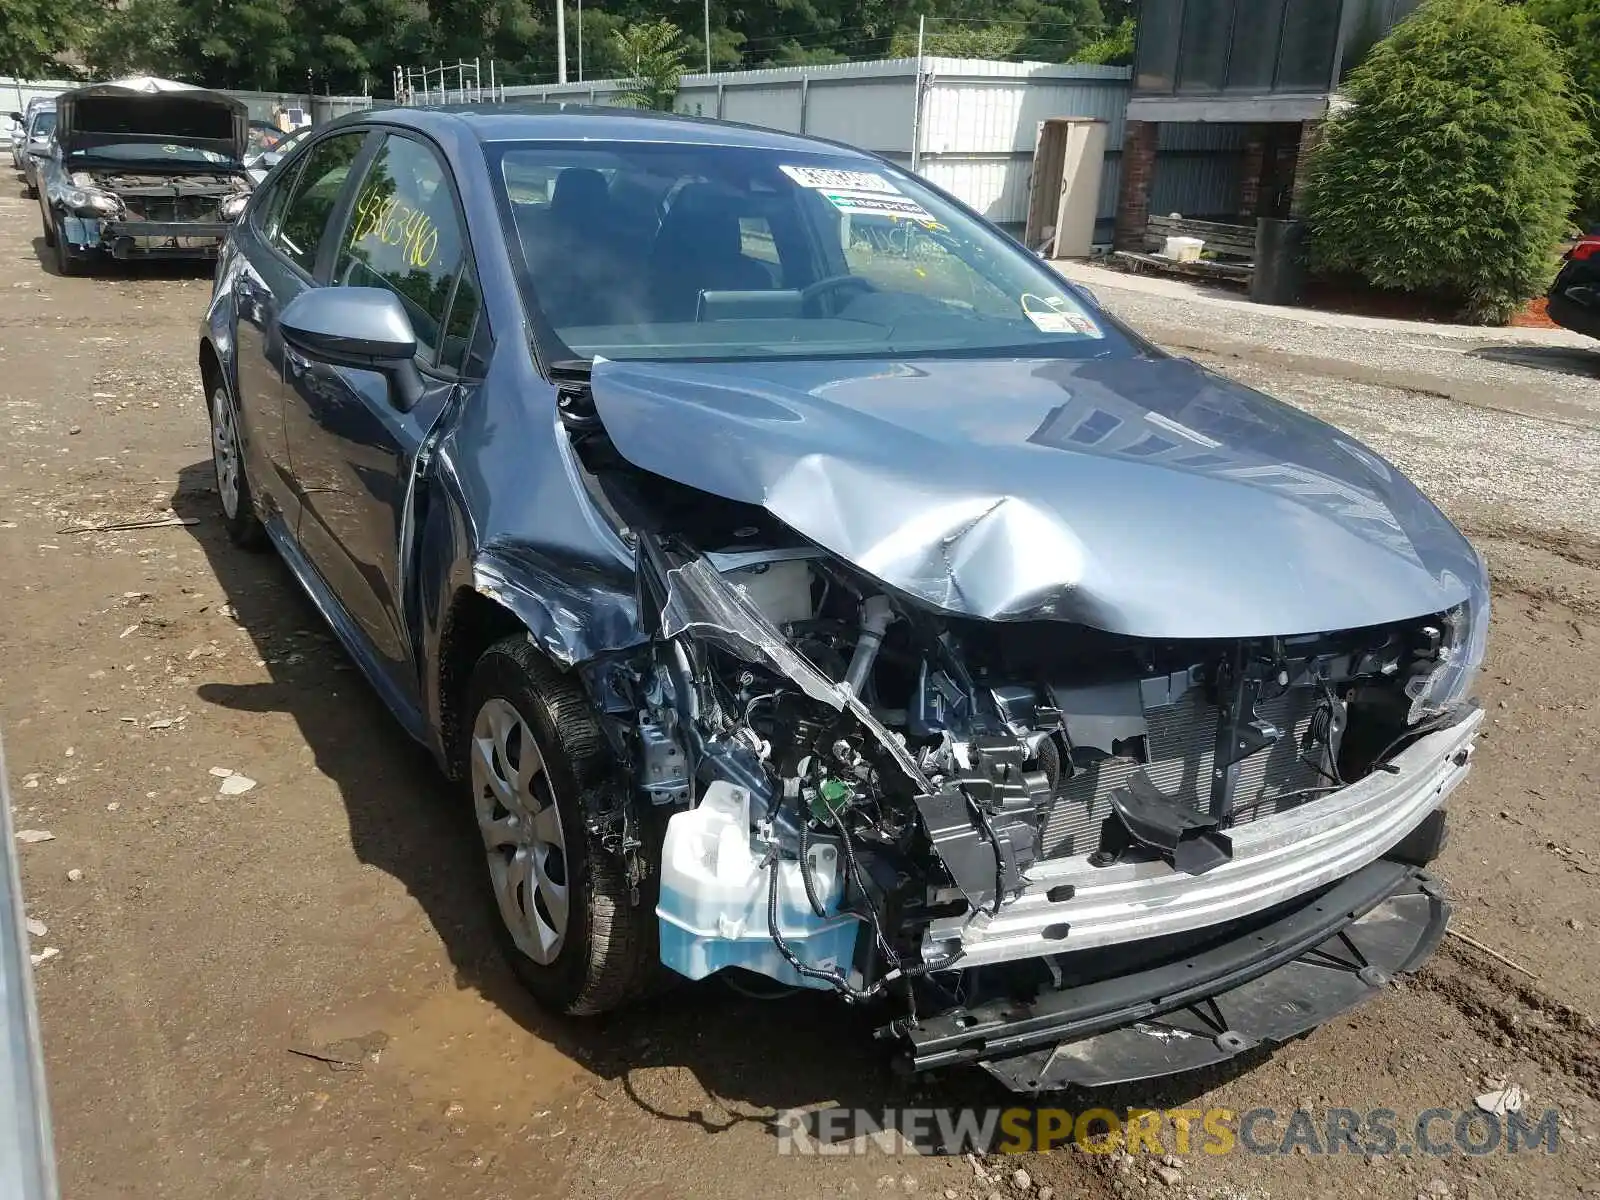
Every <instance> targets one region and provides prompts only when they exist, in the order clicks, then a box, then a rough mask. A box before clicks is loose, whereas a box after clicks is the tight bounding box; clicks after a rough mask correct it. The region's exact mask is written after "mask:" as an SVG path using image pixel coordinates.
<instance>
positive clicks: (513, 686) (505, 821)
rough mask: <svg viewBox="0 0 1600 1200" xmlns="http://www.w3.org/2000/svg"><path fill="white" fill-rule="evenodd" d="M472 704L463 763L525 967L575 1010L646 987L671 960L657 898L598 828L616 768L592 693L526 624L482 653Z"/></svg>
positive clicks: (507, 930)
mask: <svg viewBox="0 0 1600 1200" xmlns="http://www.w3.org/2000/svg"><path fill="white" fill-rule="evenodd" d="M463 716H464V718H465V721H466V722H469V723H468V724H466V728H465V729H464V730H463V733H464V734H465V736H464V738H463V744H464V749H465V753H466V760H467V761H466V770H465V772H464V774H465V776H466V778H467V783H468V786H469V788H470V795H471V800H472V806H473V813H474V816H475V817H476V818H477V825H478V832H479V834H480V836H481V837H482V839H483V848H484V853H485V856H486V862H487V868H488V877H489V886H490V889H491V891H492V893H493V896H494V901H495V907H496V909H497V911H498V915H499V928H500V934H501V942H502V946H503V948H504V950H505V953H506V957H507V959H508V961H509V962H510V964H511V967H512V969H513V970H514V971H515V972H516V974H517V976H518V977H519V978H520V979H521V980H522V982H523V984H524V985H525V986H526V987H527V988H528V990H529V991H530V992H532V993H533V994H534V996H535V997H536V998H537V999H538V1000H539V1001H540V1002H541V1003H542V1004H544V1005H545V1006H546V1007H549V1008H551V1009H554V1010H556V1011H558V1012H562V1013H569V1014H572V1015H593V1014H598V1013H603V1012H607V1011H610V1010H611V1009H614V1008H619V1007H621V1006H623V1005H625V1004H627V1003H628V1002H629V1001H631V1000H634V999H636V998H638V997H639V996H640V995H642V994H644V993H645V992H646V991H647V990H648V989H649V987H650V985H651V983H652V982H653V980H654V978H655V976H656V974H657V973H658V968H657V966H656V961H657V956H658V953H659V951H658V949H657V940H656V926H655V921H656V917H655V903H654V898H653V893H652V892H651V891H650V889H648V888H644V887H641V889H640V891H639V893H638V894H637V895H635V893H634V891H633V889H632V888H631V887H630V885H629V883H628V880H627V878H626V875H625V872H624V871H623V868H622V864H621V862H620V861H619V860H618V858H617V856H616V855H615V854H614V853H613V852H612V851H610V850H608V849H606V848H605V847H603V846H602V845H601V844H600V840H599V838H598V837H597V836H596V835H595V834H594V832H593V831H591V829H590V827H589V820H588V815H589V813H588V810H589V808H590V806H591V805H590V802H591V801H592V799H593V797H595V796H596V795H599V794H602V793H603V791H604V789H605V788H606V787H608V786H612V785H614V783H615V770H614V762H613V759H612V756H611V752H610V748H609V746H608V745H607V743H606V740H605V735H604V734H603V733H602V732H601V729H600V725H599V722H598V721H597V720H596V719H595V716H594V711H593V709H592V708H591V707H590V705H589V701H588V697H587V696H586V695H585V694H584V692H583V690H582V688H580V687H579V686H578V685H577V684H576V683H575V682H574V681H572V680H571V679H569V678H567V677H566V676H563V675H561V674H560V673H559V672H557V671H556V670H555V668H554V667H552V666H551V665H550V664H549V663H548V662H547V661H546V660H545V659H544V658H543V657H542V656H541V655H540V654H539V652H538V651H537V650H535V649H534V648H533V646H531V645H530V644H529V642H528V639H527V638H526V637H525V636H516V637H508V638H506V639H504V640H503V641H500V642H497V643H495V645H493V646H491V647H490V648H489V649H488V650H487V651H486V652H485V653H484V655H483V657H482V658H480V659H479V660H478V664H477V666H476V668H475V669H474V670H473V673H472V680H471V683H470V684H469V687H468V703H467V705H466V711H465V713H464V714H463ZM647 882H653V878H652V880H650V881H647Z"/></svg>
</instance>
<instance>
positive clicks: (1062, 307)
mask: <svg viewBox="0 0 1600 1200" xmlns="http://www.w3.org/2000/svg"><path fill="white" fill-rule="evenodd" d="M1022 313H1023V315H1024V316H1025V317H1027V318H1028V320H1030V321H1032V322H1033V327H1034V328H1035V329H1037V330H1038V331H1039V332H1040V333H1076V334H1081V335H1082V336H1084V337H1092V338H1101V337H1105V334H1104V333H1103V332H1102V331H1101V329H1100V326H1099V325H1098V324H1096V323H1095V321H1094V320H1093V319H1092V318H1089V317H1086V316H1084V315H1083V314H1082V313H1080V312H1074V311H1072V304H1071V302H1070V301H1068V300H1067V299H1066V297H1064V296H1035V295H1033V294H1032V293H1031V292H1029V293H1026V294H1024V295H1023V297H1022Z"/></svg>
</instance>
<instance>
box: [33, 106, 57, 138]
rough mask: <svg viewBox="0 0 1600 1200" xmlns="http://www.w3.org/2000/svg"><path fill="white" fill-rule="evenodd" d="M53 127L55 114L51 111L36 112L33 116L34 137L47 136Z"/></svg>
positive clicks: (54, 125) (53, 129) (52, 130)
mask: <svg viewBox="0 0 1600 1200" xmlns="http://www.w3.org/2000/svg"><path fill="white" fill-rule="evenodd" d="M55 127H56V114H55V113H53V112H42V113H37V114H36V115H35V116H34V118H33V136H34V137H36V138H44V137H49V136H50V134H51V133H53V132H54V131H55Z"/></svg>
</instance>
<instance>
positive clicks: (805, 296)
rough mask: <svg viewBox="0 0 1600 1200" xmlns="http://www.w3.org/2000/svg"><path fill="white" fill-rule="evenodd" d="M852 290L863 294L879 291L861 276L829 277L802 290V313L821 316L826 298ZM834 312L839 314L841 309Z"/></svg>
mask: <svg viewBox="0 0 1600 1200" xmlns="http://www.w3.org/2000/svg"><path fill="white" fill-rule="evenodd" d="M852 288H854V289H859V290H860V291H861V292H863V293H866V292H875V291H877V290H878V289H877V287H876V286H874V285H873V283H872V281H871V280H869V279H863V278H862V277H861V276H859V275H829V276H828V277H827V278H826V279H819V280H817V281H816V282H815V283H813V284H810V285H808V286H806V287H804V288H802V289H801V290H800V311H801V312H804V313H811V312H814V313H816V314H818V315H821V313H822V311H823V310H822V298H823V297H824V296H832V295H833V294H834V293H836V292H844V291H847V290H849V289H852ZM832 311H833V312H838V311H839V309H838V307H837V306H835V307H834V308H833V309H832Z"/></svg>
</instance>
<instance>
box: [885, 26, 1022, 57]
mask: <svg viewBox="0 0 1600 1200" xmlns="http://www.w3.org/2000/svg"><path fill="white" fill-rule="evenodd" d="M1027 36H1028V31H1027V30H1026V29H1024V28H1023V27H1022V26H1021V25H948V26H945V27H943V28H938V27H935V28H933V29H931V30H925V31H924V32H923V36H922V52H923V53H924V54H930V55H938V56H940V57H944V58H1009V57H1010V56H1012V55H1014V54H1016V52H1017V48H1018V47H1019V46H1021V45H1022V42H1023V39H1024V38H1026V37H1027ZM916 52H917V31H916V30H915V29H902V30H901V31H900V32H899V33H897V34H895V35H894V41H893V42H891V43H890V45H889V54H890V55H891V56H892V57H894V58H910V57H911V56H912V55H914V54H916Z"/></svg>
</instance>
